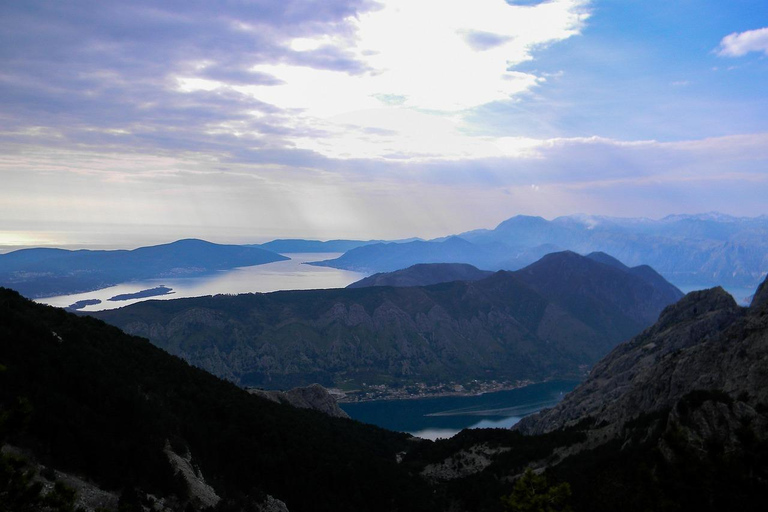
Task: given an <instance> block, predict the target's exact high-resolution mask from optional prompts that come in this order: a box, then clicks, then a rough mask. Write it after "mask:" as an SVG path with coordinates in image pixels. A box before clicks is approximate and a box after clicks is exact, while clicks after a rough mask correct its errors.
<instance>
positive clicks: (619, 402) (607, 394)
mask: <svg viewBox="0 0 768 512" xmlns="http://www.w3.org/2000/svg"><path fill="white" fill-rule="evenodd" d="M763 286H765V285H764V284H763ZM756 297H758V300H757V301H755V302H754V303H753V305H752V306H751V308H750V309H749V310H747V309H745V308H741V307H739V306H738V305H737V304H736V303H735V302H734V300H733V298H732V297H731V296H730V295H729V294H727V293H726V292H725V291H724V290H723V289H722V288H713V289H710V290H704V291H700V292H692V293H689V294H688V295H687V296H686V297H685V298H684V299H683V300H681V301H680V302H678V303H677V304H675V305H674V306H671V307H669V308H667V309H666V310H665V311H664V312H663V313H662V315H661V318H659V321H658V322H657V323H656V324H655V325H654V326H653V327H651V328H649V329H647V330H646V331H644V332H643V333H642V334H641V335H639V336H637V337H635V338H634V339H632V340H631V341H630V342H628V343H625V344H622V345H620V346H619V347H617V348H616V349H615V350H614V351H613V352H611V354H609V355H608V356H606V357H605V358H604V359H603V360H602V361H600V363H599V364H597V365H596V366H595V367H594V368H593V370H592V372H591V374H590V377H589V378H588V379H587V381H585V382H584V383H583V384H582V385H581V386H579V387H578V388H577V389H575V390H574V391H573V392H572V393H570V394H569V395H568V397H567V398H566V399H565V400H564V401H563V402H561V403H560V404H558V405H557V407H555V408H553V409H550V410H548V411H546V412H544V413H542V414H539V415H536V416H533V417H530V418H527V419H525V420H524V421H523V422H521V424H520V426H519V428H520V429H521V430H522V431H524V432H530V433H541V432H547V431H552V430H556V429H558V428H563V427H565V426H568V425H570V424H573V423H574V422H578V421H580V420H581V419H582V418H583V417H585V416H590V417H592V418H594V419H595V420H596V421H597V422H599V423H600V424H602V425H603V429H605V430H606V431H607V432H608V433H609V434H611V435H615V434H616V432H617V431H618V430H619V429H620V428H621V427H623V425H624V424H626V423H627V422H629V421H630V420H632V419H634V418H636V417H637V416H639V415H642V414H651V413H654V412H657V411H659V410H664V409H671V408H672V407H673V406H675V405H676V404H677V403H679V402H680V400H681V399H682V398H683V397H684V396H685V395H686V394H688V393H690V392H692V391H696V390H705V391H706V390H712V389H715V390H718V391H721V392H723V393H725V394H727V395H729V396H730V395H733V397H732V398H737V397H738V396H739V395H741V396H742V398H744V397H751V398H750V399H749V400H744V401H745V402H750V401H751V402H752V403H753V405H755V404H758V403H768V364H766V363H764V362H762V361H761V360H762V359H763V358H762V354H763V353H765V352H766V351H768V331H766V329H767V328H768V324H766V320H767V319H766V318H765V314H766V310H765V306H766V304H765V302H761V301H760V300H759V297H760V295H759V293H758V294H757V295H756ZM757 327H761V329H759V330H757V331H756V328H757Z"/></svg>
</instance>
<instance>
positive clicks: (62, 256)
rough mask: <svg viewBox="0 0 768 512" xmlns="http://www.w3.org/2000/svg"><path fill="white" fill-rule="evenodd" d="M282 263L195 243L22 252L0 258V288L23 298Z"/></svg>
mask: <svg viewBox="0 0 768 512" xmlns="http://www.w3.org/2000/svg"><path fill="white" fill-rule="evenodd" d="M287 259H288V258H286V257H285V256H282V255H280V254H276V253H273V252H271V251H267V250H265V249H261V248H258V247H245V246H239V245H222V244H214V243H211V242H207V241H205V240H199V239H194V238H188V239H183V240H177V241H175V242H171V243H168V244H161V245H154V246H148V247H139V248H138V249H133V250H110V251H106V250H94V251H92V250H87V249H79V250H76V251H69V250H64V249H47V248H39V249H21V250H18V251H14V252H10V253H7V254H0V285H3V286H8V287H11V288H14V289H16V290H18V291H19V292H20V293H22V295H25V296H29V297H44V296H53V295H64V294H70V293H77V292H85V291H92V290H96V289H100V288H106V287H107V286H112V285H115V284H118V283H121V282H128V281H133V280H138V279H151V278H158V277H183V276H194V275H201V274H206V273H209V272H212V271H215V270H224V269H231V268H235V267H242V266H249V265H260V264H264V263H271V262H275V261H284V260H287Z"/></svg>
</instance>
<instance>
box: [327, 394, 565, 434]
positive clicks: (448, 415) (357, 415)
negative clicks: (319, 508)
mask: <svg viewBox="0 0 768 512" xmlns="http://www.w3.org/2000/svg"><path fill="white" fill-rule="evenodd" d="M578 383H579V381H574V380H556V381H549V382H543V383H539V384H531V385H529V386H526V387H523V388H517V389H511V390H506V391H496V392H492V393H484V394H482V395H472V396H443V397H435V398H412V399H405V400H376V401H372V402H356V403H342V404H340V405H341V408H342V409H343V410H344V411H345V412H346V413H347V414H349V416H350V417H352V418H353V419H355V420H358V421H362V422H363V423H370V424H373V425H377V426H379V427H383V428H386V429H389V430H395V431H399V432H407V433H409V434H412V435H414V436H416V437H421V438H423V439H432V440H434V439H438V438H450V437H453V436H454V435H456V434H457V433H458V432H460V431H461V430H463V429H465V428H509V427H511V426H513V425H514V424H515V423H517V422H518V421H520V419H521V418H522V417H524V416H527V415H529V414H533V413H535V412H538V411H540V410H541V409H546V408H549V407H552V406H554V405H556V404H557V403H558V402H559V401H560V400H562V399H563V397H564V396H565V395H566V394H567V393H568V392H569V391H571V390H572V389H573V388H575V387H576V385H578Z"/></svg>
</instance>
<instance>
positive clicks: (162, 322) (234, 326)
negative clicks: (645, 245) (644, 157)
mask: <svg viewBox="0 0 768 512" xmlns="http://www.w3.org/2000/svg"><path fill="white" fill-rule="evenodd" d="M575 275H578V276H579V281H576V280H574V276H575ZM585 282H586V283H587V285H585ZM680 296H682V294H681V293H680V292H679V291H678V292H677V294H676V295H674V296H663V295H660V294H659V293H657V290H656V288H655V287H654V286H653V285H652V284H650V283H649V282H647V281H645V280H644V279H643V278H642V277H639V276H637V275H634V274H632V273H630V272H628V271H624V270H621V269H617V268H615V267H612V266H610V265H605V264H602V263H599V262H596V261H593V260H591V259H589V258H585V257H583V256H579V255H577V254H574V253H560V254H553V255H550V256H548V257H547V258H545V259H544V260H542V261H541V262H539V263H538V264H535V265H531V266H530V267H528V268H527V269H524V270H522V271H519V272H516V273H512V272H503V271H502V272H497V273H495V274H493V275H491V276H490V277H487V278H485V279H482V280H479V281H474V282H462V281H454V282H449V283H441V284H436V285H431V286H425V287H410V288H391V287H367V288H357V289H336V290H312V291H291V292H275V293H268V294H246V295H238V296H214V297H199V298H192V299H177V300H169V301H147V302H143V303H140V304H134V305H131V306H127V307H124V308H120V309H115V310H109V311H101V312H97V313H94V316H96V317H98V318H101V319H103V320H105V321H107V322H109V323H111V324H113V325H116V326H118V327H120V328H122V329H124V330H125V331H126V332H128V333H131V334H136V335H141V336H146V337H148V338H149V339H150V340H151V341H152V342H153V343H154V344H156V345H157V346H159V347H161V348H164V349H165V350H168V351H169V352H171V353H172V354H176V355H179V356H181V357H183V358H185V359H186V360H187V361H189V362H191V363H192V364H194V365H197V366H199V367H201V368H204V369H206V370H208V371H211V372H212V373H214V374H216V375H219V376H222V377H224V378H227V379H230V380H232V381H234V382H236V383H239V384H242V385H250V386H258V387H267V388H283V389H285V388H290V387H295V386H301V385H307V384H310V383H313V382H319V383H321V384H323V385H334V386H362V385H363V384H367V385H371V384H390V385H402V384H407V383H410V382H431V383H435V382H449V381H460V382H468V381H470V380H474V379H478V380H492V379H500V380H503V379H509V380H513V381H515V380H525V379H530V380H544V379H548V378H552V377H556V376H569V375H570V376H573V375H580V374H581V373H582V372H583V368H584V367H585V366H588V365H591V364H593V363H594V362H595V361H597V360H598V359H599V358H600V357H601V356H602V355H604V354H606V353H607V352H608V351H609V350H610V349H611V348H613V347H614V346H615V345H616V344H617V343H619V342H621V341H623V340H625V339H628V338H629V337H631V336H632V335H634V334H637V333H638V332H640V331H641V330H642V329H643V328H645V327H647V326H648V325H650V324H651V323H652V322H653V321H654V320H655V319H656V318H657V316H658V314H659V313H660V312H661V310H662V309H663V308H664V307H665V306H666V305H668V304H670V303H671V302H674V300H676V299H677V298H679V297H680Z"/></svg>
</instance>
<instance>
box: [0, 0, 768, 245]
mask: <svg viewBox="0 0 768 512" xmlns="http://www.w3.org/2000/svg"><path fill="white" fill-rule="evenodd" d="M766 83H768V6H766V4H765V0H755V1H750V0H732V1H729V2H723V1H721V0H679V1H675V2H669V1H657V0H592V1H590V0H550V1H544V2H539V1H531V0H526V1H523V0H508V1H506V2H505V1H504V0H472V1H469V0H462V1H460V0H391V1H381V2H377V1H372V0H322V1H321V0H222V1H220V2H208V1H201V0H184V1H181V0H172V1H154V0H151V1H150V0H133V1H131V2H125V1H113V0H93V1H85V0H82V1H81V0H72V1H68V2H58V1H35V0H25V1H23V2H13V1H2V0H0V248H1V247H6V248H7V247H11V246H24V245H60V246H65V245H74V246H77V245H88V246H100V245H103V246H107V245H117V246H126V247H132V246H138V245H142V244H146V243H160V242H167V241H171V240H174V239H178V238H183V237H201V238H206V239H209V240H212V241H219V242H235V243H246V242H259V241H266V240H270V239H273V238H279V237H283V238H285V237H304V238H319V239H331V238H363V239H371V238H387V239H395V238H406V237H413V236H419V237H424V238H431V237H437V236H442V235H447V234H451V233H459V232H462V231H465V230H470V229H475V228H492V227H494V226H495V225H496V224H498V223H499V222H501V221H502V220H504V219H506V218H509V217H512V216H514V215H517V214H527V215H541V216H543V217H546V218H553V217H556V216H559V215H569V214H576V213H586V214H599V215H611V216H621V217H635V216H644V217H651V218H660V217H663V216H665V215H668V214H674V213H697V212H707V211H720V212H723V213H728V214H732V215H738V216H757V215H762V214H767V213H768V207H767V206H766V205H767V204H768V202H767V201H766V199H765V198H766V197H768V93H767V92H766V91H768V87H766Z"/></svg>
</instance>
